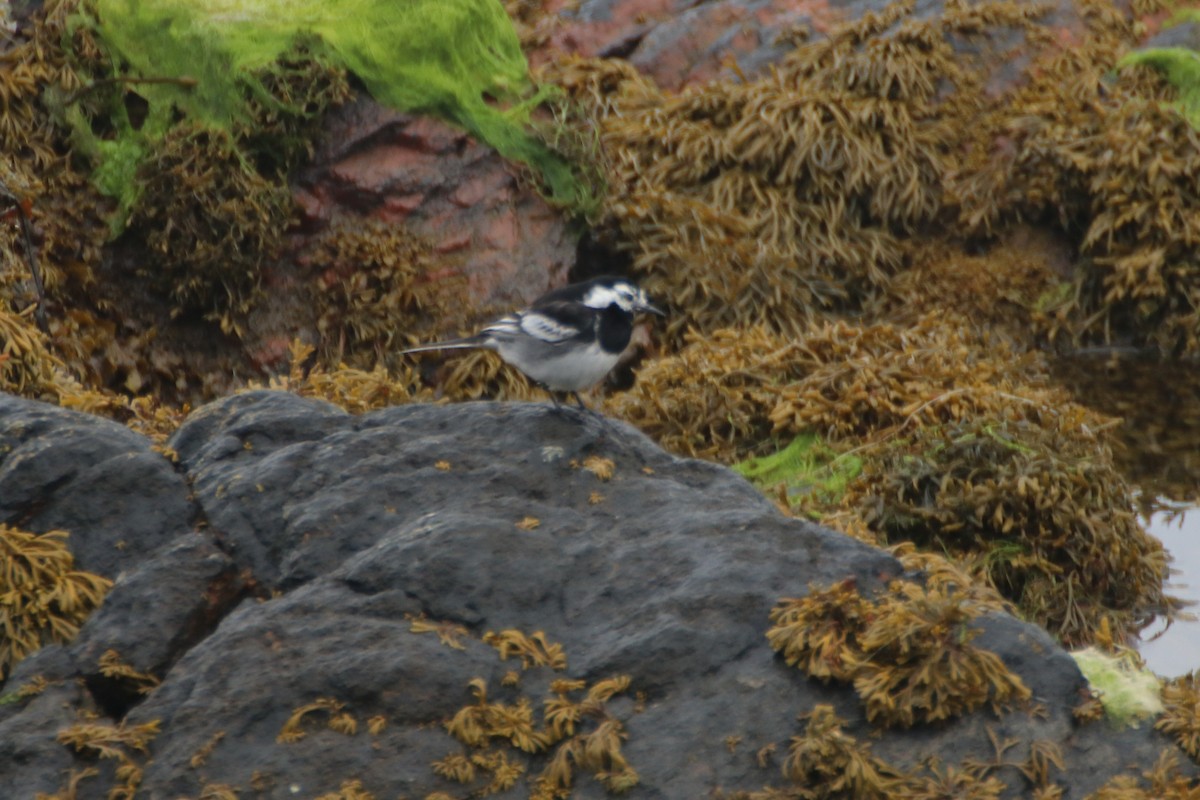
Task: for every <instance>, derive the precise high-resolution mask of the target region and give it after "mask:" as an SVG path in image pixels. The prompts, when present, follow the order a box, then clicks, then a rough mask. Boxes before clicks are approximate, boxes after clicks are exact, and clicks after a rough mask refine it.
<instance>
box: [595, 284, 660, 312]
mask: <svg viewBox="0 0 1200 800" xmlns="http://www.w3.org/2000/svg"><path fill="white" fill-rule="evenodd" d="M645 302H646V298H645V296H644V295H643V294H642V291H641V290H640V289H638V288H637V287H636V286H634V285H633V284H632V283H626V282H625V281H618V282H617V283H615V284H613V285H612V286H593V287H592V288H591V289H589V290H588V293H587V294H586V295H585V296H584V298H583V304H584V305H585V306H587V307H588V308H597V309H599V308H608V307H609V306H611V305H616V306H618V307H619V308H620V309H621V310H622V311H628V312H629V313H631V314H632V313H633V310H634V308H635V307H636V306H638V305H644V304H645Z"/></svg>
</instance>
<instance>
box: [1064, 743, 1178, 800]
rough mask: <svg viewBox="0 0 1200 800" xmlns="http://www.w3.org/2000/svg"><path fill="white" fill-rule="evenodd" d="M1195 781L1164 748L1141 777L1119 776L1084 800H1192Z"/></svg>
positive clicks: (1173, 754)
mask: <svg viewBox="0 0 1200 800" xmlns="http://www.w3.org/2000/svg"><path fill="white" fill-rule="evenodd" d="M1195 796H1196V785H1195V780H1194V778H1192V777H1191V776H1190V775H1187V774H1185V773H1184V771H1183V770H1181V769H1180V768H1179V761H1178V759H1177V757H1176V755H1175V753H1174V752H1173V751H1172V750H1169V749H1164V750H1163V752H1162V754H1161V755H1160V756H1159V757H1158V760H1157V761H1156V762H1155V763H1154V766H1153V767H1151V768H1150V769H1148V770H1146V771H1145V772H1143V773H1142V775H1141V780H1139V779H1138V776H1136V775H1118V776H1116V777H1115V778H1113V779H1111V780H1109V781H1108V782H1107V783H1105V784H1104V785H1103V786H1101V787H1100V788H1099V789H1097V790H1096V791H1094V792H1092V793H1091V794H1089V795H1088V796H1087V797H1085V798H1084V800H1191V798H1193V797H1195Z"/></svg>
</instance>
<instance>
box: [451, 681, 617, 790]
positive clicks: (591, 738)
mask: <svg viewBox="0 0 1200 800" xmlns="http://www.w3.org/2000/svg"><path fill="white" fill-rule="evenodd" d="M629 683H630V681H629V678H628V677H626V676H621V677H617V678H609V679H606V680H601V681H597V682H596V683H595V684H593V685H592V686H590V687H588V686H587V684H586V683H585V682H584V681H575V680H565V679H559V680H555V681H553V682H552V683H551V685H550V694H551V696H550V697H548V698H546V699H545V700H544V706H545V708H544V710H543V713H542V723H541V726H539V725H538V724H537V722H536V721H535V718H534V711H533V707H532V706H531V704H530V703H529V700H528V698H525V697H521V698H519V699H518V700H517V702H516V703H514V704H508V703H503V702H496V701H491V700H489V698H488V692H487V684H486V682H485V681H484V680H483V679H482V678H476V679H474V680H472V681H471V691H472V694H473V695H474V696H475V702H474V703H473V704H471V705H468V706H465V707H464V708H462V709H460V710H459V711H458V713H457V714H455V716H454V718H453V719H451V720H450V721H449V722H447V723H446V730H447V731H448V732H449V733H450V735H452V736H453V737H454V738H455V739H457V740H458V741H460V742H462V743H463V744H464V745H467V746H468V747H470V748H473V749H472V751H471V752H470V753H469V754H464V753H453V754H451V755H449V756H447V757H446V758H444V759H441V760H440V761H437V762H435V763H434V765H433V766H434V771H435V772H436V773H437V774H438V775H439V776H441V777H443V778H446V779H447V780H452V781H455V782H457V783H462V784H469V783H473V782H476V781H477V779H479V778H481V777H482V778H486V779H487V780H488V783H487V784H486V785H485V786H484V787H482V788H481V789H480V793H481V794H490V793H491V792H492V791H502V790H503V789H506V788H508V787H510V786H511V785H512V784H513V783H514V782H515V781H516V780H517V778H518V777H519V776H520V775H521V774H522V773H523V772H524V770H525V769H526V767H527V764H525V763H520V762H511V761H509V760H508V759H507V757H506V756H505V754H504V751H502V750H495V749H493V747H494V746H495V742H499V743H502V744H507V745H508V746H510V747H512V748H515V749H516V750H519V751H521V752H524V753H526V754H530V755H533V754H540V753H545V752H548V751H549V750H550V749H551V748H554V754H553V755H552V756H551V757H550V760H549V763H548V764H547V766H546V767H545V768H544V769H543V770H542V772H541V773H540V774H539V775H538V776H537V777H536V778H535V779H534V781H533V783H534V788H533V791H532V793H531V795H530V796H531V797H532V798H535V800H562V799H563V798H566V797H569V796H570V794H571V787H572V784H573V782H574V780H575V776H576V772H577V771H578V770H582V771H584V772H586V773H590V774H592V775H594V776H595V778H596V779H597V780H598V781H600V783H601V784H603V785H604V787H605V788H606V789H608V790H609V791H612V792H623V791H626V790H628V789H630V788H632V787H633V786H635V785H636V784H637V782H638V775H637V772H636V771H635V770H634V768H633V767H632V766H631V765H630V764H629V762H628V761H627V760H626V759H625V757H624V755H623V754H622V752H621V743H622V742H623V741H624V740H625V738H626V733H625V727H624V725H623V724H622V723H621V721H620V720H618V719H617V718H615V717H613V716H611V715H610V714H609V713H608V711H607V708H606V704H607V703H608V701H609V700H611V699H612V698H613V697H614V696H615V695H617V694H622V693H624V692H626V691H628V689H629ZM584 689H586V690H587V691H586V694H585V695H584V696H583V697H582V698H581V699H576V698H573V697H571V695H572V694H574V693H577V692H580V691H583V690H584Z"/></svg>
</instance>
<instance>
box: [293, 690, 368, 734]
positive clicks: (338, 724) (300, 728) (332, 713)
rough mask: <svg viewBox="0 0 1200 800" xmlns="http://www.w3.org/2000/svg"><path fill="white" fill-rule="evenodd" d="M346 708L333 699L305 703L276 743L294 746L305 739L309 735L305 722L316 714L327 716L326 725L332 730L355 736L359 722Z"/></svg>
mask: <svg viewBox="0 0 1200 800" xmlns="http://www.w3.org/2000/svg"><path fill="white" fill-rule="evenodd" d="M345 707H346V704H345V703H343V702H342V701H340V700H337V699H335V698H332V697H318V698H317V699H316V700H314V701H313V702H311V703H305V704H304V705H302V706H300V707H299V708H297V709H295V710H293V711H292V713H291V716H289V717H288V718H287V721H286V722H284V723H283V727H282V728H281V729H280V731H279V735H278V736H276V737H275V741H277V742H279V743H280V744H292V743H293V742H298V741H300V740H301V739H303V738H304V737H305V736H307V735H308V731H306V730H304V720H305V718H307V717H309V716H311V715H312V714H314V713H316V712H324V713H325V714H326V716H327V717H328V719H326V722H325V724H326V726H327V727H328V728H329V729H330V730H334V731H337V732H338V733H344V734H346V735H347V736H353V735H354V734H356V733H358V720H357V719H355V717H354V715H353V714H351V713H350V712H348V711H345V710H344V709H345Z"/></svg>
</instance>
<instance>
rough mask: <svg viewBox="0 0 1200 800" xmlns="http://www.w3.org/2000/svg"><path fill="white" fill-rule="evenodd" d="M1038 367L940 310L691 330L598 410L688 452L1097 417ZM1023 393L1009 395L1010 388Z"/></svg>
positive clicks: (721, 453)
mask: <svg viewBox="0 0 1200 800" xmlns="http://www.w3.org/2000/svg"><path fill="white" fill-rule="evenodd" d="M1044 372H1045V371H1044V366H1043V365H1042V362H1041V361H1040V360H1039V358H1038V357H1037V356H1036V355H1034V354H1022V353H1020V352H1019V351H1017V350H1016V349H1015V348H1013V347H1012V346H1011V345H1009V344H1007V343H1006V342H1005V341H1004V340H1002V339H999V338H991V337H987V336H984V335H981V334H979V333H976V332H973V331H971V329H970V327H969V326H968V325H967V324H965V323H963V322H961V321H958V320H955V319H954V318H953V317H952V316H948V315H946V314H944V313H943V314H928V315H926V316H924V317H922V318H921V319H920V320H918V321H917V322H916V324H914V325H912V326H911V327H906V326H901V325H893V324H890V323H878V324H875V325H861V326H860V325H851V324H848V323H845V322H835V323H829V322H827V323H819V324H814V325H812V326H810V327H808V328H806V329H805V330H803V331H802V332H801V333H800V334H799V335H797V336H795V337H784V336H780V335H777V334H772V333H770V332H769V331H767V330H765V329H764V328H762V327H755V328H749V329H744V330H732V329H730V330H721V331H716V332H713V333H711V334H708V335H705V336H700V335H698V334H697V335H694V336H690V337H689V342H688V344H687V346H685V347H684V348H683V349H682V350H680V351H679V352H678V353H676V354H675V355H673V356H670V357H667V358H662V359H658V360H656V361H654V362H653V363H651V364H649V365H647V366H646V367H645V368H644V369H643V370H642V371H641V373H640V374H639V380H638V383H637V384H636V385H635V386H634V388H633V389H632V390H630V391H629V392H625V393H623V394H621V395H619V396H617V397H613V398H611V399H610V400H609V401H608V408H609V409H610V410H612V411H613V412H614V413H615V414H616V415H618V416H621V417H623V418H625V419H627V420H629V421H631V422H633V423H634V424H636V425H638V426H639V427H641V428H642V429H643V430H645V431H646V432H647V433H649V434H651V435H652V436H654V437H655V438H656V439H657V440H658V441H659V442H660V443H661V444H662V445H663V446H664V447H667V448H668V449H671V450H675V451H677V452H683V453H687V454H688V455H699V456H707V457H719V458H730V457H731V456H732V457H738V456H742V457H744V456H745V455H758V454H761V450H762V449H763V448H764V446H765V445H766V446H769V445H770V444H773V440H774V437H778V436H780V435H785V436H796V435H800V434H814V433H815V434H817V435H819V436H820V437H822V439H824V440H825V441H826V442H833V441H838V440H845V439H849V438H860V439H861V438H865V437H872V436H874V437H879V436H884V435H894V434H896V433H898V432H900V431H904V430H908V429H910V428H914V427H917V426H920V425H926V424H936V423H938V422H949V421H954V420H962V419H967V418H971V417H975V416H984V415H987V416H999V417H1000V418H1004V417H1007V416H1012V415H1014V414H1015V415H1019V416H1031V415H1035V416H1036V415H1040V416H1057V415H1059V413H1060V412H1059V410H1058V409H1059V408H1060V407H1063V406H1065V407H1067V409H1069V411H1070V414H1069V416H1070V419H1071V420H1073V421H1092V422H1094V424H1095V425H1100V424H1103V420H1102V418H1100V417H1099V416H1093V415H1088V414H1087V413H1086V412H1085V411H1084V410H1083V409H1082V408H1081V407H1080V406H1076V405H1072V404H1071V403H1070V401H1069V396H1068V395H1067V394H1066V393H1065V392H1063V391H1061V390H1054V389H1051V388H1049V386H1048V385H1047V383H1048V382H1047V380H1046V378H1045V377H1044ZM1018 394H1019V395H1021V396H1023V397H1025V398H1027V399H1028V400H1029V402H1014V401H1013V400H1012V399H1011V398H1012V396H1014V395H1018Z"/></svg>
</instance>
